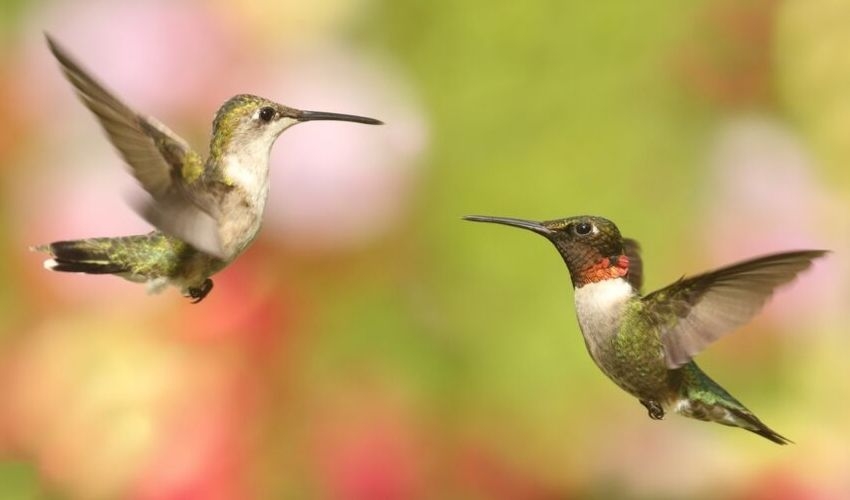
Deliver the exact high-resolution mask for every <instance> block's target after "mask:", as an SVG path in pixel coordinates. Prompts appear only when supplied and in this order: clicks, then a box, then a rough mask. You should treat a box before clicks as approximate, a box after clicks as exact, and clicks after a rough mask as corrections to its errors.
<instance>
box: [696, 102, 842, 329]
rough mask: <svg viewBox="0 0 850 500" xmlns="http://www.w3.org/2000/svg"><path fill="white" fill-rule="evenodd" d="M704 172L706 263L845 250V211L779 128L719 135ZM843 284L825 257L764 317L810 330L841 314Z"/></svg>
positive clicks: (741, 124) (733, 129)
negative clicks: (788, 252) (707, 170)
mask: <svg viewBox="0 0 850 500" xmlns="http://www.w3.org/2000/svg"><path fill="white" fill-rule="evenodd" d="M709 167H710V172H711V174H712V176H711V177H710V180H709V183H708V185H707V189H706V191H705V193H706V194H705V195H704V196H706V199H705V203H706V205H707V206H706V211H705V213H706V219H705V221H704V222H701V223H699V224H698V225H697V226H696V227H697V229H698V232H699V234H700V235H701V236H702V237H703V238H704V243H705V246H706V248H707V249H709V250H710V251H711V253H712V257H711V260H712V261H714V262H717V263H731V262H734V261H736V260H741V259H744V258H748V257H755V256H757V255H761V254H765V253H772V252H779V251H785V250H795V249H802V248H825V249H831V250H833V251H839V252H840V251H842V249H843V248H847V244H848V242H847V241H846V240H845V239H844V238H843V237H842V235H841V233H842V231H843V229H842V227H846V224H847V223H848V215H847V214H848V212H847V206H846V204H845V203H843V202H842V201H841V200H840V199H837V198H836V196H835V195H834V194H833V193H832V192H831V191H830V189H829V188H828V187H827V186H825V185H823V184H822V183H821V181H820V180H819V179H818V177H817V176H816V174H815V172H816V170H815V168H814V166H813V162H812V159H811V158H810V156H809V155H808V154H807V153H806V151H805V150H804V149H803V147H802V145H801V143H800V142H799V139H797V138H796V137H795V136H794V135H793V134H792V133H791V132H790V131H789V130H788V129H786V128H784V127H783V126H782V125H780V124H779V123H777V122H775V121H771V120H768V119H756V118H742V119H738V120H735V121H732V122H730V123H728V124H727V125H726V126H725V127H724V128H722V129H721V130H720V132H719V133H718V137H717V140H716V141H715V143H714V147H713V152H712V155H711V158H710V161H709ZM823 260H828V265H827V263H825V262H823ZM846 277H847V266H846V263H844V262H842V261H841V260H840V259H834V258H831V257H830V256H827V257H826V259H821V261H818V262H816V263H815V266H814V269H813V270H812V271H810V272H807V273H806V274H805V275H804V277H803V278H802V279H801V280H800V281H799V282H796V283H795V284H794V286H792V287H790V289H789V290H785V291H783V292H781V293H780V294H778V296H777V297H776V300H775V302H776V305H774V306H770V305H769V306H768V312H769V313H770V314H772V315H774V316H775V317H781V318H782V319H783V320H785V321H791V322H792V323H793V321H795V320H798V321H799V320H801V318H803V317H805V318H807V319H806V320H805V321H806V322H811V321H813V318H815V317H817V316H818V314H817V312H819V313H820V316H823V315H834V314H836V313H838V311H840V310H842V309H843V306H842V305H841V304H840V302H841V301H842V298H841V297H842V295H841V292H840V290H842V289H843V288H845V287H847V283H846V282H845V280H846ZM803 312H805V314H801V313H803ZM810 324H811V323H810Z"/></svg>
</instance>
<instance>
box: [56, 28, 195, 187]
mask: <svg viewBox="0 0 850 500" xmlns="http://www.w3.org/2000/svg"><path fill="white" fill-rule="evenodd" d="M46 38H47V44H48V46H49V47H50V51H51V52H53V55H54V56H55V57H56V59H57V60H58V61H59V64H60V65H61V66H62V72H63V73H64V74H65V77H66V78H67V79H68V81H69V82H71V84H72V85H73V86H74V88H75V89H76V91H77V95H78V96H79V97H80V100H82V102H83V104H85V105H86V107H87V108H89V110H91V112H92V113H94V114H95V116H97V118H98V120H99V121H100V124H101V125H102V126H103V130H104V131H105V132H106V134H107V136H108V137H109V140H110V142H112V144H113V145H114V146H115V148H116V149H118V151H119V152H120V153H121V156H122V157H123V158H124V161H125V162H126V163H127V165H129V166H130V169H131V170H132V172H133V175H134V176H135V177H136V179H138V180H139V182H140V183H141V184H142V187H144V188H145V190H146V191H148V192H149V193H150V194H151V195H152V196H153V197H154V198H159V197H161V196H163V195H164V194H165V193H166V192H167V191H168V190H169V188H170V187H171V185H172V183H173V182H174V179H175V177H177V178H178V179H179V175H180V173H181V170H182V168H183V166H184V164H185V163H186V162H194V161H199V158H198V157H197V154H196V153H194V152H193V151H192V150H191V149H190V148H189V145H188V144H186V142H185V141H183V139H181V138H180V137H178V136H177V135H175V134H174V132H172V131H171V130H169V129H168V127H166V126H165V125H163V124H162V123H160V122H159V121H157V120H156V119H155V118H153V117H150V116H142V115H140V114H138V113H136V112H135V111H133V110H132V109H130V108H128V107H127V106H126V105H125V104H124V103H122V102H121V101H119V100H118V99H117V98H116V97H115V96H113V95H112V94H111V93H110V92H108V91H107V90H106V89H105V88H103V86H101V85H100V84H99V83H98V82H97V81H95V80H94V79H93V78H92V77H91V76H90V75H89V74H88V73H87V72H86V71H85V70H83V69H82V67H81V66H80V65H79V64H77V62H76V61H74V59H73V58H71V56H69V55H68V54H67V53H66V52H65V51H64V50H63V49H62V47H60V46H59V45H58V44H57V43H56V42H55V41H54V40H53V39H52V38H50V36H49V35H46Z"/></svg>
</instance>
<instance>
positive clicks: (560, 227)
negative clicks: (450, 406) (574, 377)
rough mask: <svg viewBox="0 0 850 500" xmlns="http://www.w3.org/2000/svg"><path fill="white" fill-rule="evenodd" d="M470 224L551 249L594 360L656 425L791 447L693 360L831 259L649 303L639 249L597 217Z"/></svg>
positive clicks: (769, 269)
mask: <svg viewBox="0 0 850 500" xmlns="http://www.w3.org/2000/svg"><path fill="white" fill-rule="evenodd" d="M464 219H466V220H469V221H473V222H491V223H496V224H504V225H508V226H513V227H518V228H522V229H527V230H529V231H533V232H535V233H537V234H539V235H541V236H543V237H545V238H546V239H548V240H549V241H550V242H552V243H553V244H554V245H555V248H556V249H557V250H558V253H560V254H561V257H562V258H563V259H564V262H565V263H566V265H567V269H568V270H569V272H570V279H571V280H572V284H573V288H574V290H575V293H574V295H575V309H576V316H577V317H578V323H579V327H580V329H581V333H582V336H583V337H584V343H585V346H586V347H587V351H588V353H589V354H590V357H591V358H592V359H593V361H594V362H595V363H596V365H597V366H598V367H599V369H600V370H602V372H603V373H604V374H605V375H607V376H608V378H610V379H611V380H612V381H613V382H614V383H615V384H617V385H618V386H619V387H620V388H621V389H623V390H625V391H626V392H627V393H629V394H631V395H632V396H634V397H636V398H637V399H638V400H639V401H640V403H641V404H642V405H643V406H644V407H645V408H646V410H647V412H648V414H649V417H650V418H652V419H656V420H660V419H662V418H664V415H665V413H666V412H670V411H672V412H675V413H678V414H680V415H684V416H686V417H690V418H695V419H699V420H705V421H710V422H717V423H719V424H723V425H728V426H733V427H740V428H743V429H746V430H748V431H751V432H754V433H756V434H758V435H760V436H763V437H765V438H767V439H769V440H771V441H773V442H774V443H778V444H787V443H790V442H791V441H789V440H788V439H787V438H785V437H783V436H782V435H780V434H778V433H777V432H776V431H774V430H772V429H771V428H769V427H768V426H767V425H765V424H764V423H763V422H762V421H761V420H759V418H758V417H756V416H755V414H753V412H751V411H750V410H749V409H747V408H746V407H745V406H744V405H743V404H741V402H739V401H738V400H737V399H735V398H734V397H732V396H731V395H730V394H729V393H728V392H726V390H725V389H723V388H722V387H721V386H720V385H719V384H718V383H717V382H715V381H713V380H712V379H711V378H709V377H708V375H706V374H705V373H703V371H702V370H700V368H699V367H698V366H697V365H696V363H695V362H694V361H693V357H694V356H695V355H696V354H697V353H699V352H700V351H702V350H703V349H704V348H705V347H706V346H708V344H710V343H711V342H713V341H715V340H717V339H718V338H720V337H722V336H723V335H725V334H727V333H729V332H731V331H733V330H735V329H736V328H737V327H739V326H741V325H743V324H745V323H747V322H748V321H749V320H750V319H751V318H752V317H753V316H755V315H756V314H757V313H758V312H759V310H760V309H761V308H762V306H763V305H764V303H765V301H767V299H768V298H770V296H771V295H772V294H773V292H774V290H776V288H777V287H779V286H782V285H784V284H786V283H788V282H790V281H791V280H793V279H794V278H795V277H796V276H797V274H799V273H800V272H802V271H804V270H805V269H808V268H809V266H811V264H812V261H813V260H814V259H816V258H818V257H821V256H823V255H824V254H825V253H827V252H826V251H824V250H799V251H791V252H783V253H776V254H772V255H765V256H762V257H757V258H754V259H750V260H746V261H743V262H739V263H736V264H732V265H729V266H726V267H722V268H720V269H716V270H714V271H709V272H706V273H702V274H697V275H694V276H689V277H682V278H680V279H679V280H678V281H676V282H674V283H672V284H670V285H668V286H666V287H664V288H661V289H659V290H656V291H654V292H652V293H649V294H646V295H642V294H641V285H642V281H643V265H642V262H641V257H640V247H639V245H638V243H637V242H636V241H635V240H633V239H630V238H624V237H622V236H621V235H620V231H619V229H617V226H616V225H615V224H614V223H613V222H611V221H610V220H607V219H604V218H602V217H594V216H578V217H568V218H564V219H557V220H549V221H543V222H536V221H531V220H523V219H514V218H508V217H488V216H480V215H472V216H467V217H464Z"/></svg>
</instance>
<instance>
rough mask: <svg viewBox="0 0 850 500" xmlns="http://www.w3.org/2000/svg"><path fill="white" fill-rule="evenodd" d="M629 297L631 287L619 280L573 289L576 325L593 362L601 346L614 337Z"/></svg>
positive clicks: (599, 282) (624, 281) (630, 295)
mask: <svg viewBox="0 0 850 500" xmlns="http://www.w3.org/2000/svg"><path fill="white" fill-rule="evenodd" d="M633 294H634V290H633V289H632V286H631V285H630V284H629V283H628V282H627V281H626V280H624V279H623V278H614V279H607V280H603V281H598V282H596V283H588V284H587V285H584V286H582V287H580V288H577V289H576V291H575V301H576V316H578V324H579V326H580V327H581V333H582V335H583V336H584V341H585V343H586V344H587V349H588V350H589V351H590V354H591V356H593V357H594V359H596V352H597V351H598V349H599V347H600V346H601V345H602V344H603V342H605V341H607V340H608V339H610V338H611V337H613V336H614V335H616V334H617V331H618V329H619V327H620V319H621V317H622V313H623V308H624V307H625V305H626V303H627V302H628V300H629V299H630V298H632V295H633Z"/></svg>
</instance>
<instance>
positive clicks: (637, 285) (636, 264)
mask: <svg viewBox="0 0 850 500" xmlns="http://www.w3.org/2000/svg"><path fill="white" fill-rule="evenodd" d="M623 253H625V254H626V257H628V258H629V273H628V274H626V281H628V282H629V284H631V285H632V287H633V288H634V289H635V290H637V291H638V292H640V289H641V287H642V286H643V260H642V259H641V258H640V244H639V243H638V242H637V241H635V240H633V239H631V238H623Z"/></svg>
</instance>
